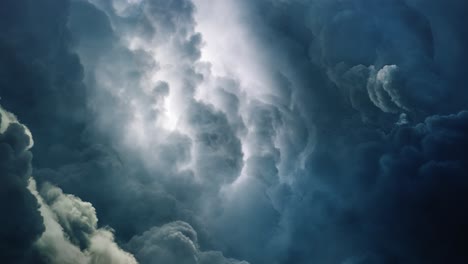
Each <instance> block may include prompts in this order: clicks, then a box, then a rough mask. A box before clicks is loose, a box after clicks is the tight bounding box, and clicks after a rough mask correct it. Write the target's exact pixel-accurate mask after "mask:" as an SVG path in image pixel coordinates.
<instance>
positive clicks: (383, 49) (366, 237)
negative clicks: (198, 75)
mask: <svg viewBox="0 0 468 264" xmlns="http://www.w3.org/2000/svg"><path fill="white" fill-rule="evenodd" d="M426 4H427V5H426ZM243 6H244V7H245V8H246V9H245V13H247V14H249V15H250V16H251V20H250V22H251V24H250V25H251V30H252V32H254V33H256V34H257V36H256V38H257V40H258V41H259V44H258V45H260V46H262V47H268V46H269V47H270V50H267V51H266V52H267V53H268V54H269V55H270V60H271V61H272V62H274V63H272V65H274V66H271V68H272V69H273V70H278V71H280V72H282V73H283V74H284V76H285V77H286V78H287V79H288V80H289V81H290V82H291V83H292V85H293V94H294V95H296V96H295V98H296V99H297V104H298V105H299V106H300V108H301V110H302V111H304V113H305V115H306V116H307V121H306V122H307V123H310V124H312V125H313V127H315V129H314V130H311V131H314V142H315V143H314V148H313V152H312V153H310V155H308V157H307V159H306V160H307V161H306V164H307V165H306V167H305V169H304V170H302V171H301V170H299V171H298V172H297V173H296V174H294V178H293V182H294V183H293V184H292V185H291V188H292V191H291V193H292V195H290V194H289V192H286V193H278V194H279V197H277V198H276V199H282V200H286V201H287V202H286V203H287V207H286V209H285V210H284V211H282V212H281V215H282V219H283V220H282V222H285V223H286V226H287V227H289V228H290V229H289V230H290V231H289V232H290V244H289V249H288V250H286V251H285V254H284V258H283V259H282V262H283V263H310V262H317V263H407V262H411V263H442V262H446V261H449V262H451V261H452V262H453V261H455V262H456V261H461V262H463V261H465V260H466V254H465V253H464V252H463V251H462V250H460V247H461V246H462V245H463V242H462V240H460V237H459V234H464V233H466V226H465V225H463V224H461V223H462V222H458V219H466V214H464V213H463V211H464V210H466V209H465V208H464V206H463V205H460V204H459V203H462V204H463V203H464V201H466V199H467V197H466V195H463V194H462V193H463V192H465V191H466V187H467V186H466V173H464V172H463V171H464V170H465V169H464V168H463V166H464V165H462V164H464V160H465V159H466V157H465V154H464V153H463V152H461V151H459V150H458V149H459V147H461V146H463V144H464V143H463V142H464V141H465V139H464V136H462V135H463V134H465V132H462V131H463V130H464V127H465V126H466V125H465V123H466V120H465V118H464V116H465V115H466V114H465V113H464V112H460V113H458V112H459V111H460V110H463V109H465V108H466V102H463V100H460V97H462V98H465V94H464V92H463V91H462V90H461V89H460V84H459V83H460V82H459V80H460V78H462V76H463V75H462V74H460V73H461V72H463V71H464V69H466V67H464V66H462V65H460V64H459V62H460V61H461V60H463V59H461V58H457V59H454V56H452V55H451V53H452V51H450V50H448V49H447V45H454V43H457V45H461V43H464V41H466V40H465V36H466V33H465V31H466V30H465V29H464V27H462V26H455V25H460V24H459V23H461V21H463V20H464V18H463V16H462V15H461V11H459V10H465V11H466V10H467V9H466V6H465V4H464V3H461V2H458V3H455V2H450V4H449V7H450V8H447V9H444V11H441V7H440V3H439V2H438V1H429V2H425V3H424V4H423V3H422V2H418V1H408V3H406V2H404V1H382V2H379V3H378V4H377V3H374V2H372V1H310V2H308V1H292V2H284V1H259V2H255V3H250V2H249V3H244V4H243ZM455 6H456V8H455ZM437 8H439V9H437ZM452 8H453V9H452ZM455 9H456V10H457V11H455ZM260 10H261V12H260ZM260 13H261V14H263V15H262V16H260V15H258V14H260ZM448 17H450V18H448ZM445 18H447V19H445ZM442 21H444V22H442ZM448 25H450V26H448ZM447 31H449V32H452V33H451V34H453V36H456V37H454V38H450V40H447V41H448V43H450V44H447V45H446V44H444V41H443V39H442V38H447V35H446V32H447ZM266 43H270V44H271V43H273V44H271V45H267V44H266ZM281 51H288V52H287V53H286V54H284V53H282V52H281ZM464 54H465V52H464V51H462V50H459V52H457V55H459V56H461V57H462V58H465V59H466V56H465V55H464ZM448 69H451V70H448ZM448 72H452V73H448ZM453 72H457V73H458V74H453ZM448 102H451V103H448ZM401 113H403V114H401ZM450 113H455V114H454V115H448V114H450ZM456 113H458V114H456ZM444 114H447V115H444ZM425 118H427V119H425ZM412 120H413V121H412ZM419 122H421V123H420V124H418V123H419ZM407 123H410V125H408V124H407ZM395 124H396V125H395ZM309 133H310V132H309ZM453 142H458V143H459V145H458V144H457V146H454V145H453ZM448 190H452V192H451V191H448ZM462 190H463V191H462ZM273 199H274V198H273ZM455 219H457V220H455ZM461 221H465V220H461ZM462 236H463V235H462Z"/></svg>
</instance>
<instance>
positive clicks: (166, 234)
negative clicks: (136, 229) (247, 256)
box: [128, 221, 247, 264]
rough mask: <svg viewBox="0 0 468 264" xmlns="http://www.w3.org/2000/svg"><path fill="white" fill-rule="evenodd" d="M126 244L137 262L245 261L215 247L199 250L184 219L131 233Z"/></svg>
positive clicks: (239, 263)
mask: <svg viewBox="0 0 468 264" xmlns="http://www.w3.org/2000/svg"><path fill="white" fill-rule="evenodd" d="M128 247H129V248H130V250H131V251H132V252H135V256H136V257H137V258H138V259H139V260H140V261H141V263H168V264H170V263H181V264H192V263H193V264H195V263H200V264H215V263H216V264H246V263H247V262H245V261H238V260H235V259H229V258H225V257H224V256H223V255H222V253H220V252H218V251H202V250H201V249H200V246H199V244H198V238H197V233H196V232H195V230H194V229H193V228H192V227H191V226H190V225H189V224H187V223H185V222H181V221H177V222H171V223H168V224H165V225H163V226H161V227H153V228H151V229H150V230H148V231H145V232H144V233H143V234H142V235H139V236H135V237H134V238H132V239H131V240H130V242H129V243H128Z"/></svg>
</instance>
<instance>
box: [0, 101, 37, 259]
mask: <svg viewBox="0 0 468 264" xmlns="http://www.w3.org/2000/svg"><path fill="white" fill-rule="evenodd" d="M0 126H1V128H0V175H1V184H0V210H1V212H2V220H1V221H0V259H1V261H2V262H4V263H29V262H32V261H39V260H38V259H34V256H35V253H36V252H35V250H34V247H33V244H34V242H35V241H36V240H37V239H38V238H39V236H40V235H41V234H42V232H44V224H43V221H42V217H41V215H40V213H39V210H38V209H39V204H38V203H37V201H36V199H35V198H34V196H33V195H32V194H31V193H30V192H29V190H28V189H27V186H28V179H29V177H30V176H31V159H32V154H31V152H30V151H29V148H30V146H31V145H32V138H31V136H30V133H29V131H27V128H25V127H24V126H22V125H21V124H19V123H18V122H17V121H16V118H15V117H14V116H13V115H11V114H10V113H7V112H6V111H5V110H3V108H0Z"/></svg>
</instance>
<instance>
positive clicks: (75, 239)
mask: <svg viewBox="0 0 468 264" xmlns="http://www.w3.org/2000/svg"><path fill="white" fill-rule="evenodd" d="M29 189H30V190H31V192H32V193H33V194H34V195H35V196H36V198H37V200H38V201H39V203H40V205H41V208H40V211H41V215H42V217H43V218H44V224H45V226H46V228H45V232H44V233H43V234H42V236H41V237H40V238H39V240H38V241H37V242H36V247H37V248H38V249H39V251H40V254H41V255H42V256H43V257H44V258H45V259H47V261H48V262H49V263H77V264H81V263H89V264H93V263H96V264H97V263H122V264H132V263H137V261H136V260H135V258H134V257H133V256H132V255H131V254H129V253H127V252H125V251H123V250H122V249H120V247H119V246H118V245H117V244H116V242H114V234H113V230H112V229H109V228H97V217H96V211H95V209H94V207H93V206H92V205H91V204H90V203H87V202H83V201H82V200H81V199H79V198H77V197H75V196H73V195H69V194H68V195H67V194H64V193H63V192H62V190H61V189H59V188H57V187H55V186H53V185H50V184H48V183H45V184H43V186H42V187H41V190H40V192H38V191H37V190H36V183H35V181H34V180H32V179H31V181H30V184H29Z"/></svg>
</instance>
